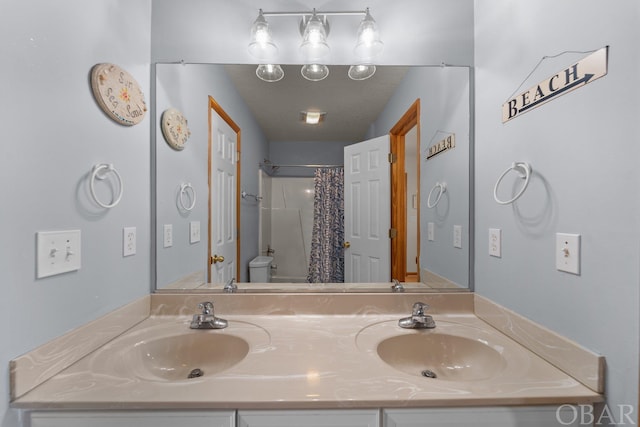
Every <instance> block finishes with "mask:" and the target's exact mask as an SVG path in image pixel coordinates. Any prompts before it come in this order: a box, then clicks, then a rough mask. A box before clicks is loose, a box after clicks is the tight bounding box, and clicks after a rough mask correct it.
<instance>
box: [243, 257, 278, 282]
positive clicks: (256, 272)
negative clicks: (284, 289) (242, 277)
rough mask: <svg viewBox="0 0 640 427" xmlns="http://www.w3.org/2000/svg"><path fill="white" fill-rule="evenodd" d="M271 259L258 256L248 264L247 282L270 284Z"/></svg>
mask: <svg viewBox="0 0 640 427" xmlns="http://www.w3.org/2000/svg"><path fill="white" fill-rule="evenodd" d="M272 262H273V257H270V256H258V257H255V258H254V259H252V260H251V261H250V262H249V281H250V282H253V283H269V282H271V263H272Z"/></svg>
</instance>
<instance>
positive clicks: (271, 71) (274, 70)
mask: <svg viewBox="0 0 640 427" xmlns="http://www.w3.org/2000/svg"><path fill="white" fill-rule="evenodd" d="M256 76H258V78H259V79H260V80H264V81H265V82H269V83H273V82H277V81H280V80H282V78H283V77H284V71H283V70H282V67H281V66H279V65H274V64H260V65H258V68H256Z"/></svg>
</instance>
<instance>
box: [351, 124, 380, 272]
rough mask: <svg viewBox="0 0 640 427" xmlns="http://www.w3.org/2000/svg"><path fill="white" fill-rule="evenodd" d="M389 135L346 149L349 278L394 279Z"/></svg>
mask: <svg viewBox="0 0 640 427" xmlns="http://www.w3.org/2000/svg"><path fill="white" fill-rule="evenodd" d="M389 151H390V143H389V136H388V135H386V136H381V137H378V138H374V139H370V140H368V141H364V142H360V143H358V144H353V145H348V146H346V147H345V149H344V168H345V170H344V235H345V250H344V263H345V265H344V268H345V282H350V283H358V282H360V283H370V282H389V281H390V280H391V241H390V239H389V228H390V226H391V175H390V172H391V171H390V164H389V161H388V155H389Z"/></svg>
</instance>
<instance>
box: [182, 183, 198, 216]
mask: <svg viewBox="0 0 640 427" xmlns="http://www.w3.org/2000/svg"><path fill="white" fill-rule="evenodd" d="M189 193H191V194H189ZM185 195H186V196H187V197H189V199H190V200H191V204H190V205H188V206H187V204H186V203H185V202H184V196H185ZM178 201H179V202H180V207H182V209H184V210H185V211H187V212H189V211H191V210H193V208H194V207H195V206H196V190H195V189H194V188H193V186H192V185H191V183H190V182H187V183H186V184H182V185H180V197H178Z"/></svg>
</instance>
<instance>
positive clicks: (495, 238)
mask: <svg viewBox="0 0 640 427" xmlns="http://www.w3.org/2000/svg"><path fill="white" fill-rule="evenodd" d="M489 255H491V256H494V257H497V258H501V257H502V230H500V229H499V228H490V229H489Z"/></svg>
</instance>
